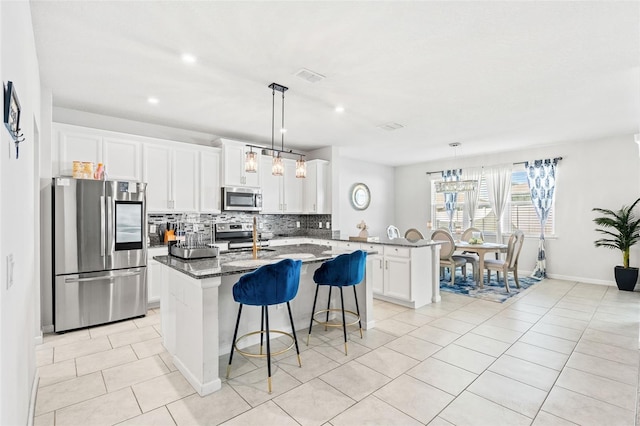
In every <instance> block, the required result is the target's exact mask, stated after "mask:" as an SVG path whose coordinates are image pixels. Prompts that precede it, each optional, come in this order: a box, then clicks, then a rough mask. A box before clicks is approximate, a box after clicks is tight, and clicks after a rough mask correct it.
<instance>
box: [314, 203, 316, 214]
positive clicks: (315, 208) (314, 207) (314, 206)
mask: <svg viewBox="0 0 640 426" xmlns="http://www.w3.org/2000/svg"><path fill="white" fill-rule="evenodd" d="M313 211H314V212H315V211H316V205H315V204H314V205H313Z"/></svg>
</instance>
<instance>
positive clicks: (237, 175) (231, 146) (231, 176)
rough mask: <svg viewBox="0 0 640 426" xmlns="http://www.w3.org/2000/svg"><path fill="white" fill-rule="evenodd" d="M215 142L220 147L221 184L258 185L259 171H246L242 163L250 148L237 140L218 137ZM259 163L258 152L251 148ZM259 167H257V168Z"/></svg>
mask: <svg viewBox="0 0 640 426" xmlns="http://www.w3.org/2000/svg"><path fill="white" fill-rule="evenodd" d="M216 143H217V144H218V145H219V146H220V147H221V148H222V184H223V186H251V187H260V173H259V172H258V173H248V172H246V171H245V167H244V163H245V158H246V153H247V152H249V150H250V148H249V147H248V146H247V145H246V144H244V143H242V142H238V141H233V140H230V139H218V140H217V141H216ZM253 151H254V152H255V153H256V155H257V160H258V164H260V157H261V155H260V152H259V150H258V149H255V148H254V149H253ZM259 168H260V167H258V169H259Z"/></svg>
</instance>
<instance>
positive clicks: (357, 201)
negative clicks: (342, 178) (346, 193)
mask: <svg viewBox="0 0 640 426" xmlns="http://www.w3.org/2000/svg"><path fill="white" fill-rule="evenodd" d="M370 202H371V193H370V192H369V188H368V187H367V185H365V184H364V183H356V184H355V185H353V188H352V189H351V205H352V206H353V208H354V209H356V210H365V209H366V208H367V207H369V203H370Z"/></svg>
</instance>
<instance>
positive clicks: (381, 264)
mask: <svg viewBox="0 0 640 426" xmlns="http://www.w3.org/2000/svg"><path fill="white" fill-rule="evenodd" d="M380 269H382V259H380Z"/></svg>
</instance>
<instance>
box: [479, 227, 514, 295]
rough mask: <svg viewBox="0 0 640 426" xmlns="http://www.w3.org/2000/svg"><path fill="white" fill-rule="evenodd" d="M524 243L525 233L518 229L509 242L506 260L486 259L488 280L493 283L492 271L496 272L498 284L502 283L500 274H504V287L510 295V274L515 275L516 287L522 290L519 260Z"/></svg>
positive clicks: (485, 265)
mask: <svg viewBox="0 0 640 426" xmlns="http://www.w3.org/2000/svg"><path fill="white" fill-rule="evenodd" d="M523 243H524V232H522V231H521V230H519V229H517V230H515V231H514V232H513V233H512V234H511V236H510V237H509V242H508V243H507V256H506V257H505V259H504V260H500V259H485V261H484V267H485V269H486V270H487V278H488V279H489V281H491V271H496V275H497V278H498V282H500V272H502V273H503V274H504V278H503V279H504V286H505V288H506V289H507V293H509V279H508V276H507V273H508V272H512V273H513V279H514V281H515V282H516V286H518V288H520V281H518V258H519V257H520V251H521V250H522V244H523ZM483 273H484V272H483Z"/></svg>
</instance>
